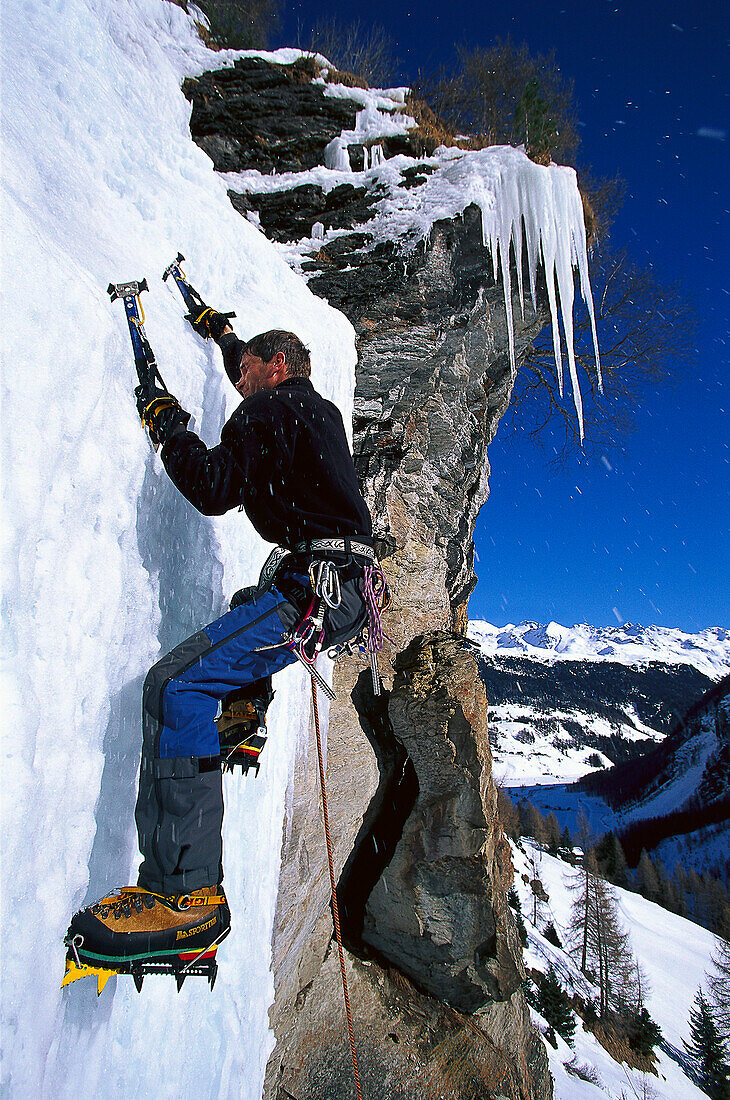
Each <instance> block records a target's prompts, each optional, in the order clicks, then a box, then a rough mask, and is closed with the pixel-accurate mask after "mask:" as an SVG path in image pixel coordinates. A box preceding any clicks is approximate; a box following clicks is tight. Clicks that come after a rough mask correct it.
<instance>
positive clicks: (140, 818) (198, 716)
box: [136, 588, 301, 894]
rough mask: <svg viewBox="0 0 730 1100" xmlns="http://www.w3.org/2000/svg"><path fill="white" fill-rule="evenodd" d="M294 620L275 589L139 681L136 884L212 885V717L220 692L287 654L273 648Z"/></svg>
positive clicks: (215, 775) (217, 833)
mask: <svg viewBox="0 0 730 1100" xmlns="http://www.w3.org/2000/svg"><path fill="white" fill-rule="evenodd" d="M300 618H301V612H299V611H297V610H296V608H295V607H293V605H292V604H290V603H289V602H287V600H286V599H285V598H284V596H282V595H281V593H280V592H279V591H278V590H277V589H276V588H270V589H269V591H268V592H265V593H264V594H263V595H262V596H259V597H258V598H257V600H256V601H255V602H253V603H245V604H241V605H240V606H238V607H236V608H235V609H234V610H233V611H229V612H227V613H226V614H225V615H223V616H222V617H221V618H220V619H217V620H216V621H215V622H214V623H211V624H210V626H207V627H205V629H204V630H199V631H198V632H197V633H196V634H193V635H192V637H190V638H188V639H186V641H184V642H181V644H180V645H178V646H176V647H175V649H173V650H172V652H171V653H168V654H167V655H166V656H165V657H163V658H162V659H161V660H160V661H158V663H157V664H156V665H154V667H153V668H152V669H151V670H150V672H149V674H148V676H147V679H146V681H145V685H144V694H143V700H142V706H143V740H142V764H141V769H140V777H139V795H138V799H137V810H136V821H137V832H138V836H139V847H140V851H141V853H142V856H143V862H142V865H141V867H140V870H139V885H140V886H143V887H144V888H145V889H147V890H152V891H154V892H155V893H160V894H184V893H188V892H189V891H191V890H196V889H199V888H200V887H202V886H215V885H217V884H218V883H219V882H220V881H221V879H222V876H223V868H222V862H221V854H222V848H221V826H222V822H223V789H222V775H221V762H220V741H219V738H218V729H217V727H216V724H215V718H216V715H217V713H218V705H219V703H220V701H221V700H222V699H224V698H225V697H226V696H227V695H229V694H230V693H231V692H232V691H235V690H236V689H238V688H242V687H245V686H246V685H247V684H250V683H252V682H253V681H254V680H258V679H260V678H262V677H264V676H271V675H272V674H273V673H275V672H279V671H280V669H282V668H285V667H286V666H287V665H289V664H291V663H292V661H294V660H295V658H294V656H293V654H292V652H291V650H289V649H287V648H285V647H280V648H276V649H264V650H263V652H256V651H257V650H259V649H260V648H261V647H266V646H275V645H276V644H277V643H278V642H281V640H282V638H283V636H284V634H285V632H286V631H288V630H289V629H290V628H291V627H292V626H294V625H296V623H298V622H299V620H300Z"/></svg>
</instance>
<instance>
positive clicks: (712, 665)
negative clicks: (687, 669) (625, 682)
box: [468, 619, 730, 679]
mask: <svg viewBox="0 0 730 1100" xmlns="http://www.w3.org/2000/svg"><path fill="white" fill-rule="evenodd" d="M468 637H469V639H470V640H471V641H472V642H474V644H475V645H477V646H478V647H479V649H480V650H481V652H482V653H483V654H484V656H485V657H492V656H497V655H499V656H504V657H529V658H532V659H534V660H537V661H542V662H545V663H548V664H550V663H552V662H554V661H616V662H618V663H620V664H625V665H642V664H646V663H648V662H649V661H662V662H665V663H666V664H685V665H694V667H695V668H697V669H699V671H700V672H703V673H704V674H705V675H706V676H710V677H711V678H712V679H720V677H722V676H725V675H727V673H728V672H730V630H727V629H725V628H723V627H710V628H709V629H708V630H701V631H698V632H697V633H696V634H688V633H685V631H683V630H678V629H674V628H670V627H664V626H637V625H633V624H631V623H625V624H624V625H623V626H611V627H593V626H588V625H586V624H585V623H582V624H581V625H579V626H572V627H565V626H561V625H560V624H559V623H548V624H547V625H546V626H545V625H541V624H540V623H533V622H524V623H520V624H519V625H518V626H515V625H513V624H512V623H510V624H508V625H507V626H502V627H500V626H493V625H492V624H491V623H487V622H483V621H482V620H479V619H474V620H472V621H471V622H470V623H469V629H468Z"/></svg>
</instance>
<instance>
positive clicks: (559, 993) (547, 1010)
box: [537, 966, 575, 1046]
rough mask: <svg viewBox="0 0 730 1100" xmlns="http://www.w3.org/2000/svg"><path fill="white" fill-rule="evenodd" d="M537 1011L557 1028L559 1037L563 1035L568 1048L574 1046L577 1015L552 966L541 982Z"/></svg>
mask: <svg viewBox="0 0 730 1100" xmlns="http://www.w3.org/2000/svg"><path fill="white" fill-rule="evenodd" d="M537 1010H538V1012H539V1013H540V1015H541V1016H544V1018H545V1019H546V1020H547V1022H548V1023H549V1024H550V1025H551V1027H553V1028H555V1030H556V1031H557V1033H558V1035H562V1037H563V1039H565V1041H566V1043H567V1044H568V1046H572V1045H573V1032H574V1031H575V1014H574V1012H573V1009H572V1007H571V1004H570V1001H569V1000H568V995H567V994H566V992H565V990H564V989H563V987H562V985H561V984H560V981H559V979H558V976H557V974H556V973H555V970H554V969H553V967H552V966H550V967H549V968H548V972H547V974H545V975H544V976H543V979H542V981H541V982H540V988H539V990H538V993H537Z"/></svg>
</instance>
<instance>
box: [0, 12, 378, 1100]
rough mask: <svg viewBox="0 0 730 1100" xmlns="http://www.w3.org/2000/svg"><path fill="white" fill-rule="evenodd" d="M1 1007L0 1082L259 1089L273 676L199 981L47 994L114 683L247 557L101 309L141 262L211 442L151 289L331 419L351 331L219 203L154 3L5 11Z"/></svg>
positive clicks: (197, 383) (129, 684)
mask: <svg viewBox="0 0 730 1100" xmlns="http://www.w3.org/2000/svg"><path fill="white" fill-rule="evenodd" d="M3 14H4V19H3V35H2V58H3V62H2V63H3V76H2V82H3V132H2V147H3V164H2V171H3V180H2V190H3V248H4V256H3V259H4V267H5V272H6V279H5V291H6V293H5V300H4V307H3V308H4V318H3V320H4V334H5V335H4V342H3V354H4V356H5V365H4V371H3V379H4V380H3V395H2V400H3V413H4V415H3V443H2V461H3V464H4V468H5V478H4V486H3V551H4V576H5V609H4V622H5V624H6V630H5V654H6V657H8V658H9V661H8V669H7V671H6V673H5V684H4V687H5V689H6V690H5V698H6V700H7V702H6V705H5V706H4V708H3V716H4V719H5V722H4V729H3V762H4V775H3V788H4V791H5V792H6V797H5V798H4V799H3V806H2V813H3V837H4V849H3V869H4V879H5V881H4V891H3V898H2V902H3V915H2V929H3V937H4V953H3V954H4V957H3V975H2V982H3V984H2V1012H3V1025H2V1026H3V1029H4V1040H5V1043H4V1048H5V1050H4V1062H3V1068H2V1074H3V1077H2V1091H3V1094H4V1095H7V1096H11V1095H12V1096H17V1097H20V1096H34V1097H45V1096H49V1097H50V1096H53V1097H74V1098H75V1097H77V1096H79V1095H94V1094H95V1093H97V1092H99V1091H102V1090H104V1089H105V1088H106V1085H107V1084H108V1082H109V1081H113V1082H114V1088H115V1089H116V1091H117V1092H119V1094H120V1095H121V1094H123V1095H125V1096H129V1097H143V1096H150V1095H164V1096H177V1095H192V1094H195V1095H196V1096H200V1097H201V1098H204V1097H216V1098H218V1097H236V1098H246V1100H258V1097H259V1096H260V1094H261V1087H262V1081H263V1074H264V1068H265V1065H266V1061H267V1058H268V1056H269V1053H270V1051H271V1048H272V1046H273V1037H272V1035H271V1033H270V1031H269V1029H268V1016H267V1010H268V1007H269V1004H270V1003H271V1000H272V997H273V982H272V978H271V974H270V955H271V934H272V927H273V919H274V906H275V899H276V890H277V881H278V870H279V854H280V847H281V835H282V821H283V813H284V804H285V798H286V789H287V783H288V780H289V775H290V770H291V768H292V766H293V762H294V759H295V756H296V754H297V752H302V751H306V745H307V739H308V736H309V733H308V722H309V704H308V690H307V688H308V685H307V684H306V683H305V682H304V675H303V673H300V672H299V670H298V669H293V670H292V669H289V670H287V671H286V672H285V673H283V674H282V675H281V676H280V677H279V678H278V682H277V688H278V690H277V696H276V700H275V703H274V710H273V712H272V720H271V726H272V730H273V736H272V737H271V739H270V742H269V744H270V748H269V750H268V751H267V753H266V754H265V757H264V759H263V762H262V769H261V776H260V777H259V779H258V780H256V779H253V778H247V779H242V778H241V777H239V776H236V777H232V776H231V777H227V779H226V805H227V812H226V821H225V824H224V858H225V864H226V869H227V875H226V889H227V892H228V895H229V899H230V902H231V909H232V912H233V934H232V935H231V937H229V939H228V940H227V941H226V943H225V944H224V945H223V947H222V948H221V952H220V974H219V977H218V982H217V984H216V987H215V989H214V991H213V992H212V993H211V992H209V990H208V987H207V984H206V983H205V982H203V981H202V980H200V979H197V980H196V979H191V980H189V981H188V982H186V984H185V985H184V987H183V990H182V992H181V993H180V994H178V993H177V992H176V989H175V984H174V982H173V981H172V980H171V979H169V978H163V977H157V978H150V977H148V978H147V979H146V981H145V984H144V988H143V991H142V993H141V994H140V995H138V994H137V993H136V992H135V990H134V987H133V984H132V982H131V981H129V980H126V979H118V980H112V981H111V982H110V983H109V984H108V985H107V987H106V989H105V990H104V993H103V994H102V997H101V998H100V999H99V1000H98V1001H97V997H96V991H95V985H94V983H93V982H92V981H89V980H85V981H80V982H76V983H74V984H73V985H72V986H70V987H68V988H67V989H65V990H63V991H62V990H61V989H60V981H61V978H62V976H63V967H64V954H65V950H64V948H63V945H62V939H63V936H64V934H65V931H66V928H67V925H68V922H69V919H70V917H71V915H72V913H73V911H74V910H75V909H76V908H78V907H79V906H80V905H81V904H83V903H85V902H87V903H88V902H91V901H93V900H95V899H96V898H98V897H99V896H101V895H103V894H104V893H105V892H106V891H108V890H109V889H110V888H113V887H116V886H119V885H123V884H126V883H128V882H133V881H134V879H135V872H136V864H137V859H138V857H137V852H136V836H135V831H134V822H133V810H134V800H135V790H136V772H137V768H138V766H139V748H140V728H139V726H140V693H141V685H142V680H143V678H144V675H145V672H146V669H147V668H148V667H149V665H150V664H151V663H152V662H153V661H154V660H156V659H157V657H158V656H159V655H160V654H161V653H162V652H165V651H166V650H167V649H169V648H170V647H171V646H172V645H174V644H176V643H177V642H179V641H181V640H182V639H183V638H184V637H186V636H187V635H188V634H190V633H192V632H193V631H194V630H197V629H199V628H200V627H201V626H202V625H204V624H205V623H206V622H209V621H210V620H211V619H212V618H214V617H215V616H217V615H219V614H220V613H221V612H222V611H223V610H224V609H225V608H226V606H227V599H228V597H229V596H230V594H231V593H232V592H233V591H234V590H235V589H236V588H238V587H239V586H240V585H242V584H248V583H251V582H252V580H254V578H255V576H256V573H257V570H258V567H259V565H260V564H261V562H262V561H263V559H264V557H265V555H266V553H267V549H268V548H267V547H266V546H265V545H264V544H263V543H262V542H261V540H260V539H259V538H258V537H257V536H256V535H255V533H254V532H253V530H252V528H251V527H250V525H249V524H248V522H247V520H246V518H245V516H244V515H243V514H242V513H234V514H229V515H228V516H225V517H223V518H221V519H208V518H205V517H202V516H200V515H199V514H198V513H196V512H195V511H194V510H193V509H191V508H190V507H189V506H188V505H187V504H186V502H185V501H184V500H183V498H182V497H181V496H180V495H179V494H178V493H177V492H176V490H175V489H174V488H173V487H172V485H171V484H170V482H169V481H168V479H167V477H166V475H165V474H164V471H163V470H162V466H161V464H160V461H159V459H158V458H157V457H156V456H155V455H154V454H153V452H152V451H151V449H150V447H149V444H148V442H147V440H146V438H145V436H144V434H143V432H142V429H141V427H140V424H139V420H138V417H137V413H136V410H135V406H134V400H133V397H132V388H133V386H134V385H135V384H136V376H135V372H134V367H133V360H132V354H131V347H130V343H129V338H128V333H127V326H126V322H125V319H124V311H123V309H122V306H121V303H118V302H117V303H115V304H114V305H112V304H111V303H110V301H109V298H108V297H107V294H106V286H107V283H108V282H109V281H110V280H111V281H114V282H116V281H124V280H129V279H138V278H141V277H142V276H146V277H147V279H148V282H149V285H150V292H149V294H146V295H144V308H145V312H146V315H147V323H146V328H147V334H148V336H149V339H150V341H151V344H152V347H153V348H154V349H155V351H156V353H157V358H158V362H159V366H160V369H161V372H162V375H163V377H164V378H165V380H166V382H167V383H168V385H169V386H170V388H171V389H172V390H173V392H174V393H176V395H177V396H178V397H179V398H180V400H181V401H182V403H183V404H184V405H185V406H186V407H187V408H188V410H189V411H190V412H192V414H193V417H194V423H195V425H196V427H197V430H198V431H200V433H201V434H202V436H203V438H204V439H205V440H206V441H207V442H208V443H213V442H215V441H216V440H217V438H218V433H219V431H220V428H221V425H222V423H223V421H224V418H225V417H226V415H228V414H229V413H230V412H231V411H232V409H233V408H234V407H235V404H236V402H237V400H238V398H237V396H236V394H235V392H234V391H233V389H232V387H230V386H229V385H228V383H227V380H226V379H225V376H224V374H223V371H222V369H221V363H220V358H219V353H218V351H217V349H215V348H213V347H211V346H210V345H205V344H203V343H202V342H201V341H200V340H199V339H198V338H197V337H196V336H195V334H194V333H193V332H192V331H191V329H190V328H189V326H188V325H187V324H186V323H185V321H184V320H183V313H184V308H183V304H182V301H181V300H180V299H179V296H178V295H177V291H176V289H175V288H174V286H171V285H169V284H163V283H162V281H161V278H160V276H161V275H162V272H163V270H164V268H165V267H166V266H167V264H168V263H169V262H170V261H171V260H172V259H173V258H174V256H175V255H176V253H177V251H178V249H181V250H182V251H183V253H184V254H185V255H186V256H187V257H188V262H189V274H190V277H191V280H192V281H193V283H194V284H195V285H197V286H198V288H199V289H200V290H201V292H202V293H203V294H204V295H205V297H206V298H207V299H208V300H209V301H211V302H212V303H214V304H215V305H216V306H219V307H220V308H224V309H235V310H236V312H237V314H238V319H237V322H236V324H237V327H238V331H239V333H240V334H241V335H242V336H252V335H253V334H254V333H255V332H258V331H261V330H263V329H266V328H270V327H284V328H291V329H293V330H295V331H296V332H298V333H299V335H300V336H301V337H302V338H303V339H304V340H305V342H307V343H308V345H309V346H310V348H311V350H312V359H313V377H314V382H315V384H316V385H317V386H318V388H320V389H321V390H322V391H323V392H324V393H325V394H326V395H327V396H328V397H330V398H332V399H333V400H335V401H336V402H337V403H338V405H339V406H340V408H341V410H342V412H343V416H344V420H345V423H350V421H351V413H352V399H353V386H354V365H355V358H356V357H355V347H354V333H353V331H352V329H351V327H350V325H349V323H348V322H347V321H346V320H345V319H344V318H343V317H342V316H341V315H340V314H338V313H336V312H335V311H334V310H332V309H330V308H329V307H328V306H327V305H326V303H324V302H323V301H322V300H320V299H318V298H316V297H314V296H313V295H312V294H310V292H309V291H308V290H307V288H306V286H305V284H304V283H303V281H302V280H301V279H300V278H299V277H298V276H297V275H296V274H295V273H294V272H292V271H291V269H290V268H289V267H288V265H287V264H286V263H285V262H284V261H283V260H282V259H281V257H280V256H279V255H278V254H277V252H276V251H275V249H274V248H273V247H272V246H271V245H270V244H269V243H268V242H267V241H266V240H265V238H264V237H263V236H262V235H261V234H260V233H259V232H257V231H256V229H255V228H254V227H253V226H251V225H250V224H249V223H247V222H246V221H245V220H244V219H242V218H241V217H240V216H239V215H238V214H236V212H235V211H234V210H233V208H232V207H231V204H230V202H229V200H228V197H227V194H226V185H225V182H224V181H223V180H222V179H220V178H219V177H217V176H216V175H215V173H214V172H213V169H212V166H211V163H210V161H209V159H208V158H207V157H206V156H205V154H204V153H202V152H201V150H200V149H198V148H197V146H195V145H194V143H193V142H192V140H191V138H190V133H189V125H188V123H189V116H190V105H189V104H188V102H187V101H186V100H185V98H184V97H183V95H182V93H181V91H180V85H181V82H182V80H183V78H184V77H185V76H189V75H196V74H198V73H200V72H202V71H203V70H205V69H208V68H211V67H212V66H216V65H227V64H231V63H232V59H233V57H234V56H236V55H235V54H233V53H232V52H231V51H223V52H222V53H220V54H212V53H211V52H210V51H208V50H206V49H205V48H204V47H203V45H202V43H201V42H200V40H199V38H198V37H197V34H196V32H195V30H194V26H193V21H192V18H191V17H190V16H189V15H187V14H185V12H183V10H182V9H181V8H180V7H178V6H177V5H175V4H172V3H161V2H160V0H129V2H128V3H126V4H124V5H123V6H121V7H120V5H118V4H114V3H112V2H111V0H55V2H54V3H53V4H50V3H35V4H27V3H21V2H15V0H9V3H8V4H7V5H6V7H5V9H4V12H3Z"/></svg>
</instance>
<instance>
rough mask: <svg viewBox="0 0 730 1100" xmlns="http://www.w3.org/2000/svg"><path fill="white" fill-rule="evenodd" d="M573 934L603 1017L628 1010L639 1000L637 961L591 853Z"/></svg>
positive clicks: (580, 882) (578, 890) (577, 887)
mask: <svg viewBox="0 0 730 1100" xmlns="http://www.w3.org/2000/svg"><path fill="white" fill-rule="evenodd" d="M572 889H573V891H574V898H573V904H572V912H571V923H570V934H571V937H572V941H573V944H574V946H575V949H576V950H577V951H578V952H579V953H580V968H581V970H582V972H583V973H584V974H587V975H589V976H590V977H591V978H592V979H593V980H594V981H595V982H596V983H597V984H598V989H599V1014H600V1015H601V1016H604V1015H605V1014H606V1012H608V1011H609V1009H610V1008H616V1009H617V1010H619V1011H625V1010H626V1009H627V1007H628V1008H630V1007H631V1006H632V1005H635V1004H636V1003H637V1001H638V996H637V991H636V981H637V978H636V975H637V973H638V971H637V967H636V962H635V960H634V957H633V953H632V951H631V945H630V941H629V936H628V934H627V933H626V932H625V931H624V929H623V928H622V927H621V922H620V919H619V915H618V902H617V898H616V895H615V893H614V892H613V890H612V889H611V887H610V886H609V884H608V883H607V882H605V881H604V879H602V878H601V876H600V875H599V874H598V872H597V865H596V862H595V857H594V856H593V854H592V853H591V852H589V853H588V855H587V857H586V858H585V859H584V861H583V867H582V868H581V871H580V873H579V875H578V876H577V877H576V879H575V880H574V885H573V887H572Z"/></svg>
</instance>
